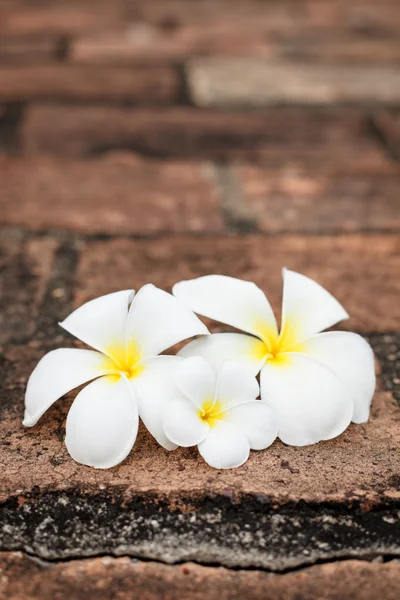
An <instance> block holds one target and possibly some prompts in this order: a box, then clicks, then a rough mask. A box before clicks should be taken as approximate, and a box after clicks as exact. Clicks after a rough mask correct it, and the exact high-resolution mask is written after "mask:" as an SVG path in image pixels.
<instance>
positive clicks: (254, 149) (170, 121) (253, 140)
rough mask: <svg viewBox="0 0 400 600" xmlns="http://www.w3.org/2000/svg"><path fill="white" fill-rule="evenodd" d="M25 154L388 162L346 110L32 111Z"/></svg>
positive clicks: (358, 118) (370, 165)
mask: <svg viewBox="0 0 400 600" xmlns="http://www.w3.org/2000/svg"><path fill="white" fill-rule="evenodd" d="M21 144H22V149H23V151H24V152H25V153H26V154H36V153H56V154H64V155H72V156H73V155H84V154H87V153H92V152H101V151H104V150H107V149H110V148H129V149H131V150H135V151H137V152H139V153H143V154H147V155H152V156H157V157H160V156H165V157H169V158H170V157H185V158H215V159H226V158H235V159H236V158H242V159H246V160H248V159H249V160H257V161H268V163H269V164H276V165H280V164H282V161H285V162H289V161H296V160H301V161H303V160H309V161H310V162H311V161H314V162H315V164H318V163H322V164H324V163H326V162H329V164H332V163H333V157H334V159H335V161H336V162H337V164H346V165H347V166H348V167H349V168H350V166H352V168H353V169H359V168H360V169H362V170H365V169H372V170H374V169H376V168H379V170H381V169H382V168H384V167H385V166H386V165H387V164H388V161H387V159H386V157H385V155H384V153H383V151H382V150H381V148H380V147H379V145H378V144H377V142H376V141H375V140H374V139H373V138H372V137H371V136H370V135H369V132H368V129H367V126H366V122H365V118H364V117H363V115H362V114H360V113H357V112H353V111H347V110H340V111H335V110H315V111H312V112H310V111H307V110H302V109H271V110H269V111H268V112H267V113H265V114H257V113H227V112H226V113H222V112H218V111H199V110H196V109H192V108H173V109H168V110H148V109H137V110H136V109H128V108H116V107H95V106H86V107H70V106H56V105H53V106H40V105H39V106H33V107H31V108H28V109H27V111H26V115H25V121H24V122H23V124H22V134H21Z"/></svg>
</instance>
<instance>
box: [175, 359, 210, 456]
mask: <svg viewBox="0 0 400 600" xmlns="http://www.w3.org/2000/svg"><path fill="white" fill-rule="evenodd" d="M175 383H176V385H177V387H178V388H179V390H180V391H181V392H182V394H183V395H184V396H185V397H186V398H188V399H189V400H190V401H191V402H192V403H193V404H195V405H196V406H198V407H201V406H202V405H203V404H204V402H207V401H208V402H210V401H211V402H212V401H213V400H214V395H215V387H216V383H217V374H216V372H215V370H214V369H213V367H212V366H211V365H210V363H209V362H207V361H206V360H205V359H204V358H202V357H201V356H191V357H190V358H186V359H185V360H182V361H181V362H180V364H179V365H178V367H177V368H176V370H175ZM196 443H197V442H196ZM179 445H180V446H181V445H182V444H179Z"/></svg>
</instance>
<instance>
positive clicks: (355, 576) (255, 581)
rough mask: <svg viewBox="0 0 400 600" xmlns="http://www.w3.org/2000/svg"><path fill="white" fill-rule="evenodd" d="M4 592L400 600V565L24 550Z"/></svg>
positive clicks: (64, 596)
mask: <svg viewBox="0 0 400 600" xmlns="http://www.w3.org/2000/svg"><path fill="white" fill-rule="evenodd" d="M0 572H1V573H2V580H1V582H0V593H3V594H4V598H8V599H9V600H17V599H18V598H21V597H22V596H23V597H24V598H25V599H26V600H52V599H53V598H55V597H56V598H57V599H58V600H69V599H70V598H74V600H96V599H97V598H98V597H99V595H101V598H102V599H103V600H114V598H118V600H125V599H126V600H128V599H130V598H132V595H136V594H138V595H140V598H142V599H143V600H155V599H158V598H161V597H162V598H163V599H164V600H175V599H176V598H178V597H179V598H182V600H189V599H190V600H202V599H203V598H204V596H205V595H207V597H208V598H210V600H216V599H218V600H240V599H241V598H249V600H320V598H321V597H323V598H324V599H325V600H375V598H376V597H377V596H381V597H383V598H385V600H397V598H398V592H399V589H400V588H399V577H400V565H399V564H396V562H395V561H392V562H390V563H387V564H384V565H379V564H373V563H372V564H370V563H368V562H362V561H357V560H350V561H345V562H338V563H337V564H328V565H316V566H313V567H311V568H310V569H308V570H307V571H304V570H303V571H300V572H298V573H287V574H284V575H271V574H268V573H263V572H261V571H251V572H246V571H230V570H227V569H223V568H215V567H203V566H200V565H196V564H193V563H185V564H183V565H175V566H173V565H162V564H157V563H155V562H148V563H145V562H140V561H135V560H131V559H129V558H117V559H115V558H111V557H104V558H91V559H88V560H86V561H84V560H75V561H69V562H67V563H64V564H63V563H59V564H56V565H51V566H50V565H48V564H46V563H44V562H43V563H39V562H34V561H33V560H32V559H30V558H27V557H24V556H23V555H22V554H20V553H17V552H15V553H11V552H10V553H3V554H2V555H0Z"/></svg>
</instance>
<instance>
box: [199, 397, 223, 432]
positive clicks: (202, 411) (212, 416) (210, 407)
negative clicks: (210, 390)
mask: <svg viewBox="0 0 400 600" xmlns="http://www.w3.org/2000/svg"><path fill="white" fill-rule="evenodd" d="M223 410H224V409H223V406H222V402H220V401H219V400H216V401H215V402H214V400H206V401H205V402H203V404H202V407H201V408H199V410H198V415H199V417H200V419H201V420H202V421H203V423H208V424H209V426H210V427H215V425H216V424H217V423H218V421H222V420H223V418H224V413H223Z"/></svg>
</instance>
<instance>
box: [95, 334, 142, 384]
mask: <svg viewBox="0 0 400 600" xmlns="http://www.w3.org/2000/svg"><path fill="white" fill-rule="evenodd" d="M106 351H107V354H108V356H106V357H105V358H104V360H105V368H106V369H107V370H109V371H110V374H111V375H115V376H116V378H118V379H119V378H120V376H121V375H125V377H127V378H128V379H134V378H135V377H137V376H138V375H140V374H141V373H142V372H143V370H144V366H143V364H142V363H141V354H140V352H139V349H138V347H137V345H136V344H135V342H133V341H132V342H130V343H129V344H128V346H127V347H125V345H124V344H119V343H116V344H111V345H110V346H108V347H107V348H106Z"/></svg>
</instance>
